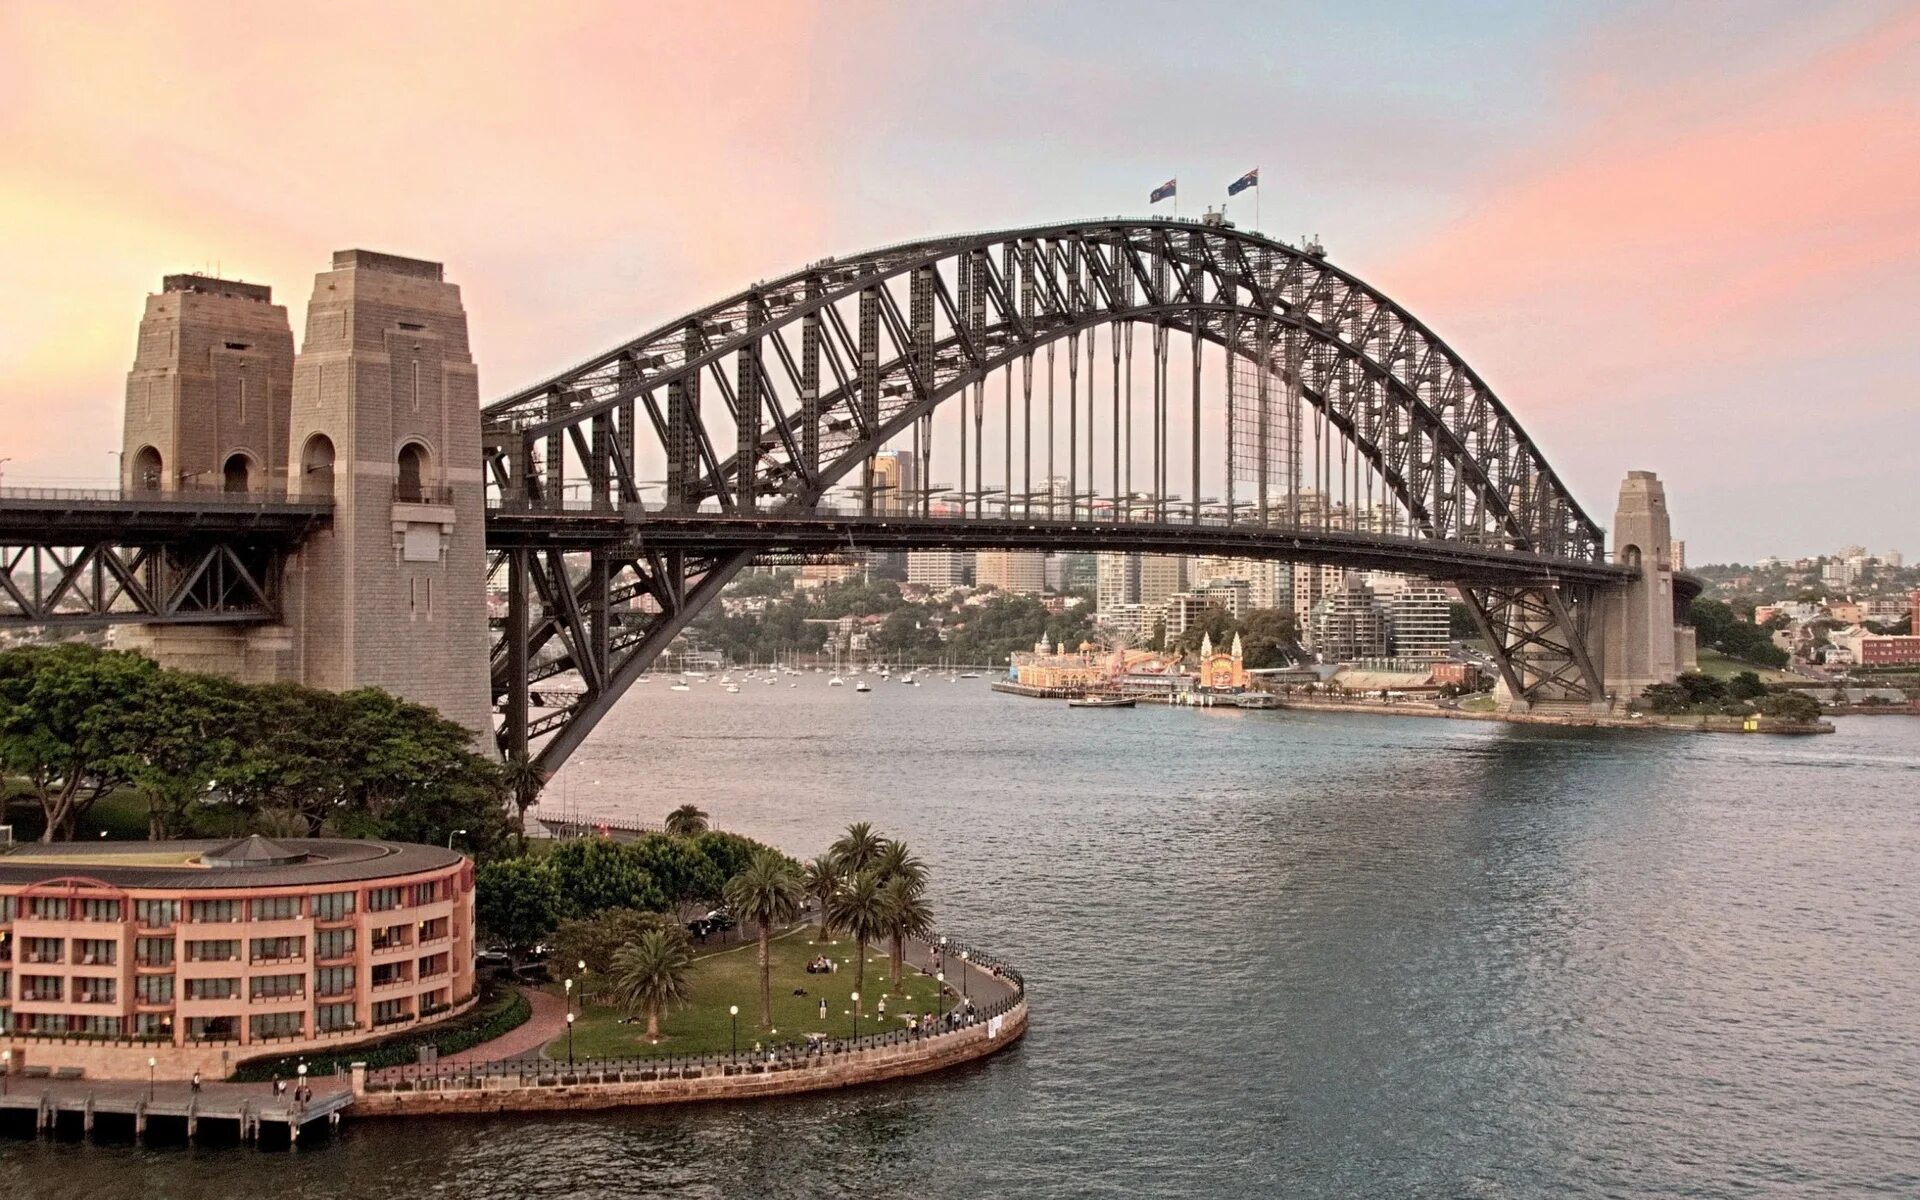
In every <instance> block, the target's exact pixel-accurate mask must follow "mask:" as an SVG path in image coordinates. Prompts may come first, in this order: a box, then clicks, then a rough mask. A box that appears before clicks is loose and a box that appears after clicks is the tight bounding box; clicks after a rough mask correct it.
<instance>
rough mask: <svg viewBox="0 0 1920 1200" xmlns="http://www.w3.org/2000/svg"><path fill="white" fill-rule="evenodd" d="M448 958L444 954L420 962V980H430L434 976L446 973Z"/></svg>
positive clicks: (431, 956)
mask: <svg viewBox="0 0 1920 1200" xmlns="http://www.w3.org/2000/svg"><path fill="white" fill-rule="evenodd" d="M447 962H448V958H447V956H446V955H444V954H433V955H429V956H427V957H426V958H423V959H421V960H420V978H422V979H432V978H433V977H434V976H436V975H445V974H446V973H447Z"/></svg>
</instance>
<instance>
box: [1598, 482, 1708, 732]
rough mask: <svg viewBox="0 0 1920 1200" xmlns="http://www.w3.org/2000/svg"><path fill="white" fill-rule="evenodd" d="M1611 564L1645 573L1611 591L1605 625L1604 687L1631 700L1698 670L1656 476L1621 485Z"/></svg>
mask: <svg viewBox="0 0 1920 1200" xmlns="http://www.w3.org/2000/svg"><path fill="white" fill-rule="evenodd" d="M1613 560H1614V561H1615V562H1617V563H1622V564H1624V565H1626V566H1630V567H1637V568H1638V569H1639V571H1640V574H1639V576H1638V578H1636V579H1634V580H1633V581H1632V582H1631V583H1628V584H1626V585H1625V586H1623V587H1621V588H1618V589H1615V590H1612V591H1609V592H1608V593H1607V595H1606V598H1605V602H1604V604H1603V605H1602V620H1601V628H1602V630H1603V641H1604V653H1603V654H1602V663H1603V670H1604V671H1605V674H1606V680H1607V686H1608V687H1609V688H1610V689H1612V690H1613V692H1614V693H1615V694H1616V695H1618V696H1621V697H1623V698H1632V697H1635V696H1638V695H1639V694H1640V693H1641V692H1642V691H1644V690H1645V689H1646V687H1647V685H1649V684H1654V683H1672V682H1673V681H1674V679H1675V678H1676V677H1677V676H1678V675H1679V674H1680V672H1682V671H1690V670H1694V669H1695V668H1697V667H1698V666H1699V661H1698V658H1697V657H1696V654H1695V648H1694V640H1693V629H1692V628H1691V627H1689V626H1687V625H1683V624H1681V623H1680V622H1679V620H1678V619H1677V616H1676V613H1675V607H1676V604H1677V601H1676V600H1675V597H1674V582H1673V574H1674V571H1675V569H1676V563H1675V562H1674V553H1673V525H1672V519H1671V517H1670V516H1669V515H1668V513H1667V492H1666V488H1665V487H1664V486H1662V484H1661V482H1660V479H1659V477H1658V476H1657V475H1655V474H1654V473H1653V472H1652V471H1629V472H1628V473H1627V478H1626V480H1625V482H1623V483H1622V484H1621V485H1620V505H1619V507H1618V508H1617V509H1615V510H1614V515H1613Z"/></svg>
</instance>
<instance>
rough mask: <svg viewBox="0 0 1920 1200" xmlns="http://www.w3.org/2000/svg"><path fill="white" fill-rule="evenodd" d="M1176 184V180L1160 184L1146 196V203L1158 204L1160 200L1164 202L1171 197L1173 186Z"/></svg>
mask: <svg viewBox="0 0 1920 1200" xmlns="http://www.w3.org/2000/svg"><path fill="white" fill-rule="evenodd" d="M1178 182H1179V180H1178V179H1177V178H1175V179H1169V180H1167V181H1166V182H1165V183H1163V184H1161V185H1160V186H1159V187H1157V188H1155V189H1153V191H1152V192H1151V193H1149V194H1148V196H1147V203H1148V204H1158V203H1160V202H1161V201H1162V200H1165V199H1166V198H1167V197H1168V196H1171V195H1173V186H1174V184H1176V183H1178Z"/></svg>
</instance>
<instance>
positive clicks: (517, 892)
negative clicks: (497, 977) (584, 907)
mask: <svg viewBox="0 0 1920 1200" xmlns="http://www.w3.org/2000/svg"><path fill="white" fill-rule="evenodd" d="M473 891H474V895H473V916H474V922H475V923H476V924H477V925H479V927H480V931H481V934H482V936H484V937H485V938H486V939H487V940H489V941H491V942H493V943H494V944H496V945H499V946H500V947H502V948H503V949H505V950H506V952H507V955H508V957H510V958H511V959H512V960H513V964H514V966H515V967H516V968H517V967H518V966H519V965H520V960H521V959H523V958H524V957H525V956H526V954H527V952H528V951H529V950H531V949H533V947H535V946H537V945H539V944H540V942H541V941H542V940H543V939H545V938H546V936H547V935H548V934H549V933H552V932H553V930H554V927H555V926H556V925H557V924H558V923H559V919H560V913H561V900H560V887H559V884H558V882H557V881H556V880H555V879H554V875H553V871H552V870H551V869H549V868H548V867H547V866H546V864H544V863H537V862H535V861H533V860H532V859H530V858H509V859H505V860H502V861H500V862H492V863H487V864H486V865H484V866H482V867H481V868H480V869H479V870H477V871H475V872H474V876H473Z"/></svg>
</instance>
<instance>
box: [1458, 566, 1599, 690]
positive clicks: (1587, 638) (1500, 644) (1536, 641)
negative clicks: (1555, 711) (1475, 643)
mask: <svg viewBox="0 0 1920 1200" xmlns="http://www.w3.org/2000/svg"><path fill="white" fill-rule="evenodd" d="M1460 598H1461V599H1462V600H1463V601H1464V602H1465V603H1466V606H1467V611H1468V612H1469V613H1470V614H1471V615H1472V617H1473V623H1474V625H1475V627H1477V628H1478V629H1479V631H1480V636H1481V638H1482V640H1484V641H1485V642H1486V644H1487V647H1488V651H1489V653H1491V654H1492V656H1493V660H1494V664H1495V666H1497V667H1498V668H1499V671H1500V680H1499V682H1498V684H1497V685H1496V686H1495V689H1494V694H1495V695H1496V697H1498V698H1499V700H1500V704H1501V707H1502V708H1503V709H1506V710H1508V711H1511V712H1530V711H1532V710H1534V709H1536V708H1539V707H1542V706H1552V707H1555V708H1561V709H1574V710H1578V711H1590V712H1605V711H1607V709H1608V707H1609V706H1610V703H1609V697H1608V694H1607V690H1606V688H1605V686H1604V685H1603V683H1602V680H1601V678H1600V674H1599V672H1598V671H1597V670H1596V669H1595V667H1594V657H1593V654H1592V653H1591V650H1590V644H1591V634H1592V626H1593V621H1592V613H1593V610H1594V608H1595V603H1594V597H1593V594H1592V593H1591V592H1590V591H1588V590H1586V589H1573V588H1570V587H1567V586H1565V585H1561V584H1554V583H1550V582H1549V583H1543V584H1538V585H1534V586H1528V587H1463V588H1461V589H1460Z"/></svg>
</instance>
